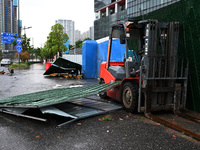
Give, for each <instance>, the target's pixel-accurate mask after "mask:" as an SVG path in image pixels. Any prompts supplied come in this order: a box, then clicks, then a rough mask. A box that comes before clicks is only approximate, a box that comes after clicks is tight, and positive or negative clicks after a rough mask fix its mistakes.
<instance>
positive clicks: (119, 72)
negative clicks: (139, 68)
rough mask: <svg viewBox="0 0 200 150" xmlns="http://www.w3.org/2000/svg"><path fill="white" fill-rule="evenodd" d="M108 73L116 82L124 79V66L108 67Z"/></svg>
mask: <svg viewBox="0 0 200 150" xmlns="http://www.w3.org/2000/svg"><path fill="white" fill-rule="evenodd" d="M108 71H109V72H110V73H111V74H112V75H113V76H114V77H115V78H116V80H123V79H124V78H126V69H125V67H124V66H110V67H109V68H108Z"/></svg>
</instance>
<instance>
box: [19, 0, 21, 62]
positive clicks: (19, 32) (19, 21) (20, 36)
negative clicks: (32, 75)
mask: <svg viewBox="0 0 200 150" xmlns="http://www.w3.org/2000/svg"><path fill="white" fill-rule="evenodd" d="M20 23H21V22H20V9H19V0H18V35H19V37H21V25H20ZM18 61H19V64H20V53H18Z"/></svg>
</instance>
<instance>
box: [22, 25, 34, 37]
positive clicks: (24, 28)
mask: <svg viewBox="0 0 200 150" xmlns="http://www.w3.org/2000/svg"><path fill="white" fill-rule="evenodd" d="M30 28H32V27H26V26H24V27H23V28H22V30H24V35H26V29H30Z"/></svg>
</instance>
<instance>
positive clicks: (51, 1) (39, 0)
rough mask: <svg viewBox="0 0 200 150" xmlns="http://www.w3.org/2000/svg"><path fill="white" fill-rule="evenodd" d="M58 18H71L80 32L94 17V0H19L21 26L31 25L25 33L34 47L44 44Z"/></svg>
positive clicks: (88, 25) (91, 24)
mask: <svg viewBox="0 0 200 150" xmlns="http://www.w3.org/2000/svg"><path fill="white" fill-rule="evenodd" d="M58 19H66V20H73V21H74V22H75V29H76V30H80V31H81V33H83V32H85V31H87V30H89V27H91V26H93V22H94V19H95V14H94V0H20V20H22V27H24V26H26V27H29V26H31V27H32V28H31V29H27V30H26V35H27V37H29V38H31V44H32V42H33V44H34V47H36V48H37V47H41V46H43V45H44V43H45V42H46V39H47V36H48V34H49V32H50V31H51V26H53V25H54V24H55V20H58ZM22 34H24V31H22Z"/></svg>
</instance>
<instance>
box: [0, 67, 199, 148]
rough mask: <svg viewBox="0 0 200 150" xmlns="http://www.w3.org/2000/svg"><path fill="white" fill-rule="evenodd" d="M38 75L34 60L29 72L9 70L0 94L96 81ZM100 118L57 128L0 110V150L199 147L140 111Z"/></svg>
mask: <svg viewBox="0 0 200 150" xmlns="http://www.w3.org/2000/svg"><path fill="white" fill-rule="evenodd" d="M2 69H3V67H1V68H0V71H1V70H2ZM4 70H5V68H4ZM43 73H44V66H43V65H41V64H35V65H32V66H31V68H30V69H29V70H15V73H14V74H13V75H12V76H10V75H9V74H4V75H0V83H1V86H0V97H1V98H2V97H8V96H14V95H20V94H25V93H31V92H35V91H41V90H48V89H52V88H59V87H61V88H62V87H68V86H72V85H88V84H97V83H98V80H67V79H65V78H60V77H44V76H43V75H42V74H43ZM103 116H105V115H101V116H95V117H91V118H87V119H83V120H80V121H78V122H73V123H71V124H68V125H66V126H62V127H61V128H60V127H56V126H55V124H54V123H43V122H39V121H34V120H30V119H25V118H21V117H16V116H11V115H7V114H3V113H0V150H13V149H17V150H49V149H50V150H51V149H52V150H79V149H83V150H100V149H103V150H104V149H105V150H128V149H133V150H144V149H146V150H157V149H163V150H166V149H170V150H171V149H178V150H179V149H181V150H186V149H190V150H191V149H194V150H197V149H200V143H199V141H196V140H194V139H192V138H190V137H187V136H185V135H183V134H182V133H179V132H176V131H174V130H171V129H169V128H167V127H164V126H162V125H160V124H158V123H156V122H153V121H151V120H149V119H146V118H144V117H143V115H142V114H129V113H127V112H125V111H124V110H119V111H116V112H113V113H110V114H109V116H110V117H111V118H112V119H113V120H112V121H101V120H100V119H99V118H102V117H103Z"/></svg>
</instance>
